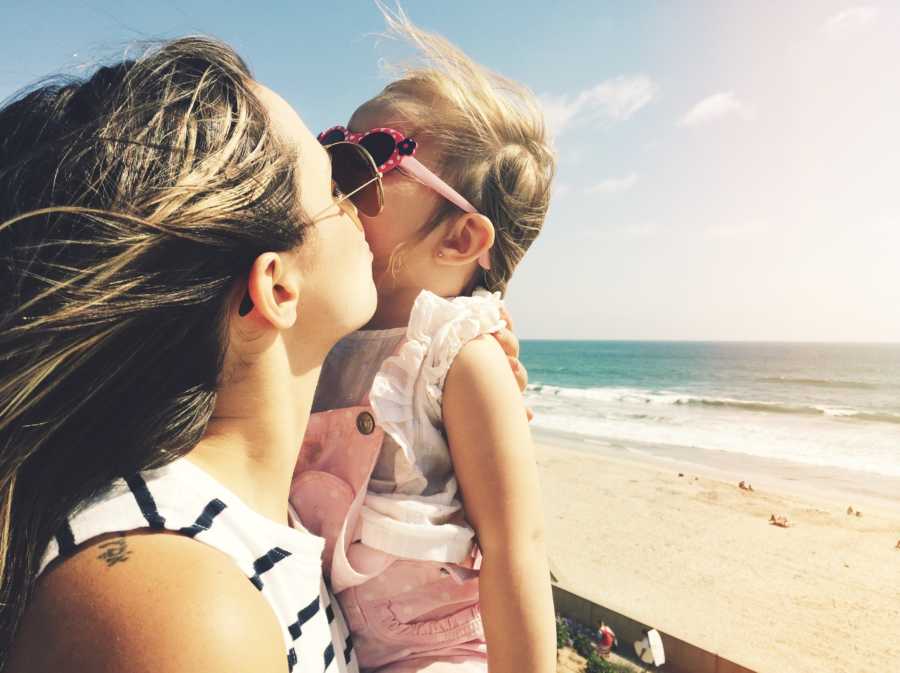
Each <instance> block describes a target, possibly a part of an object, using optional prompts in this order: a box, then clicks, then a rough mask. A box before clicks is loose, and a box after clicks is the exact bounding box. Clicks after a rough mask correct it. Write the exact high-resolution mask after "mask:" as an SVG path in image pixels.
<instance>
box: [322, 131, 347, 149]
mask: <svg viewBox="0 0 900 673" xmlns="http://www.w3.org/2000/svg"><path fill="white" fill-rule="evenodd" d="M342 140H344V132H343V131H341V130H340V129H332V130H330V131H327V132H326V133H322V134H321V135H319V142H320V143H322V144H323V145H333V144H334V143H339V142H341V141H342Z"/></svg>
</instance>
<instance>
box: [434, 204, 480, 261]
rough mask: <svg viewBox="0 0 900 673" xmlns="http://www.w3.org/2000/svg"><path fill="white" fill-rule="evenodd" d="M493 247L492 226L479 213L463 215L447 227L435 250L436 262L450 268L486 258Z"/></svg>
mask: <svg viewBox="0 0 900 673" xmlns="http://www.w3.org/2000/svg"><path fill="white" fill-rule="evenodd" d="M493 245H494V225H493V224H492V223H491V221H490V220H489V219H488V218H487V217H485V216H484V215H482V214H481V213H463V214H462V215H460V216H459V217H457V218H456V220H454V221H453V223H452V224H451V225H450V226H449V227H448V229H447V232H446V233H445V235H444V236H443V238H442V239H441V240H440V242H439V243H438V246H437V250H436V257H437V262H438V263H439V264H447V265H450V266H459V265H462V264H469V263H471V262H474V261H480V260H483V259H486V258H487V256H488V255H487V253H488V251H489V250H490V249H491V247H492V246H493Z"/></svg>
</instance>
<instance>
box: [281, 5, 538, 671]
mask: <svg viewBox="0 0 900 673" xmlns="http://www.w3.org/2000/svg"><path fill="white" fill-rule="evenodd" d="M388 22H389V24H390V26H391V28H392V29H393V30H394V31H395V32H397V33H400V34H402V35H404V36H406V37H408V38H409V39H410V40H411V41H412V42H413V43H415V44H416V45H417V46H418V47H419V48H420V49H421V50H422V52H423V54H424V55H425V57H426V59H427V67H425V68H423V69H419V70H412V71H408V72H407V73H406V74H405V75H404V76H403V77H402V78H401V79H399V80H397V81H395V82H393V83H391V84H390V85H388V86H387V87H386V88H385V89H384V91H382V92H381V93H380V94H379V95H377V96H376V97H375V98H373V99H372V100H369V101H368V102H366V103H364V104H363V105H362V106H361V107H360V108H359V109H357V110H356V112H355V113H354V114H353V116H352V118H351V120H350V124H349V130H348V129H345V128H343V127H334V128H332V129H329V130H328V131H325V132H323V133H322V134H321V135H320V136H319V140H320V141H321V142H322V143H323V144H324V145H326V146H332V150H331V155H332V161H333V163H334V167H335V170H334V175H335V179H336V182H337V185H336V186H337V187H338V188H343V190H344V191H347V190H354V193H353V195H352V200H353V202H354V203H355V204H356V205H357V207H358V208H359V211H360V217H361V219H362V222H363V225H364V228H365V233H366V239H367V241H368V243H369V245H370V247H371V249H372V253H373V257H374V260H373V265H374V273H375V282H376V287H377V289H378V308H377V310H376V313H375V315H374V317H373V319H372V320H371V322H370V323H369V324H368V325H367V326H366V328H365V329H363V330H362V331H359V332H357V333H354V334H351V335H350V336H349V337H347V338H345V339H344V340H343V341H341V342H340V343H338V345H337V346H336V347H335V348H334V349H333V350H332V352H331V353H330V355H329V357H328V359H327V360H326V362H325V365H324V367H323V370H322V376H321V379H320V383H319V388H318V390H317V393H316V399H315V402H314V406H313V411H314V412H317V413H314V414H313V416H312V418H311V419H310V424H309V428H308V430H307V434H306V438H305V440H304V444H303V448H302V449H301V451H300V459H299V462H298V465H297V468H296V471H295V474H294V481H293V484H292V489H291V503H292V505H293V506H294V508H295V509H296V511H297V514H298V516H299V518H300V519H301V521H302V522H303V524H304V525H305V526H306V527H307V528H308V529H310V530H311V531H312V532H313V533H316V534H319V535H322V536H323V537H325V539H326V552H325V557H324V563H325V569H326V575H329V576H330V581H331V583H332V587H333V589H334V591H335V592H336V593H337V594H338V598H339V600H340V603H341V607H342V608H343V610H344V614H345V617H346V619H347V621H348V624H349V625H350V629H351V632H352V639H353V645H354V648H355V649H356V652H357V655H358V657H359V661H360V665H361V666H362V667H363V668H364V669H379V670H380V671H390V672H391V673H397V672H401V671H421V670H428V671H432V672H437V671H443V670H453V671H469V670H472V671H484V670H485V669H486V668H487V667H488V666H489V667H490V670H491V673H501V672H504V671H515V672H517V673H518V672H523V671H547V672H549V671H552V670H555V656H554V653H555V645H554V620H553V607H552V597H551V592H550V584H549V570H548V567H547V562H546V558H547V556H546V552H545V549H544V542H543V533H542V529H543V514H542V510H541V503H540V493H539V484H538V478H537V474H536V466H535V460H534V456H533V454H532V450H531V440H530V436H529V431H528V423H527V419H526V411H525V409H524V407H523V403H522V399H521V395H520V393H519V389H518V386H517V385H516V382H515V380H514V376H513V374H512V373H511V372H510V371H509V365H508V363H507V358H506V356H505V355H504V354H503V353H502V351H501V349H500V347H499V346H498V345H497V344H496V343H495V341H494V339H492V338H484V337H485V335H488V334H490V333H492V332H494V331H496V330H497V329H499V328H501V327H502V326H503V321H502V320H501V317H500V313H501V300H500V296H501V293H502V292H504V291H505V289H506V285H507V282H508V281H509V279H510V276H511V275H512V271H513V269H514V268H515V266H516V265H517V264H518V263H519V261H520V260H521V259H522V256H523V255H524V254H525V251H526V250H527V249H528V247H529V246H530V245H531V243H532V242H533V241H534V239H535V237H536V236H537V234H538V233H539V231H540V229H541V225H542V224H543V220H544V216H545V214H546V211H547V206H548V201H549V195H550V182H551V179H552V175H553V170H554V159H553V155H552V153H551V151H550V148H549V145H548V141H547V137H546V135H545V131H544V126H543V119H542V116H541V114H540V112H539V110H538V108H537V105H536V103H535V101H534V99H533V97H532V95H531V94H530V93H529V92H527V91H526V90H524V89H523V88H522V87H520V86H519V85H517V84H515V83H513V82H510V81H509V80H506V79H503V78H501V77H499V76H497V75H494V74H491V73H489V72H487V71H485V70H484V69H482V68H481V67H480V66H478V65H477V64H475V63H473V62H472V61H471V60H469V59H468V58H467V57H466V56H465V55H464V54H463V53H461V52H460V51H459V50H457V49H456V48H455V47H453V46H451V45H450V44H449V43H447V42H446V41H444V40H443V39H442V38H440V37H437V36H434V35H431V34H428V33H425V32H423V31H421V30H419V29H418V28H416V27H414V26H413V25H411V24H410V23H409V21H408V20H407V19H406V18H405V17H403V16H402V15H401V16H400V17H388ZM335 143H341V144H337V145H335ZM343 143H358V144H360V145H362V146H363V147H365V148H366V149H367V150H369V152H370V154H371V155H372V158H373V161H374V162H375V164H376V165H377V167H378V170H379V171H380V173H381V175H382V180H381V183H380V184H379V183H377V182H376V183H372V184H366V185H357V184H354V183H353V180H352V176H353V175H354V174H355V173H354V169H353V167H352V166H350V165H347V164H346V163H345V162H344V159H343V156H344V155H343V154H342V151H340V148H341V147H342V146H343V147H346V145H342V144H343ZM342 182H344V183H345V184H341V183H342ZM360 187H361V188H360ZM382 188H383V191H382ZM477 288H486V290H487V291H485V290H482V289H477ZM463 501H464V503H465V506H464V507H463V505H462V502H463ZM482 618H483V623H482ZM298 625H299V626H298V628H302V616H301V619H300V620H298ZM347 651H348V652H349V643H348V650H347Z"/></svg>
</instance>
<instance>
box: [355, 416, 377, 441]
mask: <svg viewBox="0 0 900 673" xmlns="http://www.w3.org/2000/svg"><path fill="white" fill-rule="evenodd" d="M356 429H357V430H359V434H361V435H371V434H372V433H373V432H374V431H375V419H374V418H372V414H370V413H369V412H368V411H364V412H362V413H361V414H360V415H359V416H357V417H356Z"/></svg>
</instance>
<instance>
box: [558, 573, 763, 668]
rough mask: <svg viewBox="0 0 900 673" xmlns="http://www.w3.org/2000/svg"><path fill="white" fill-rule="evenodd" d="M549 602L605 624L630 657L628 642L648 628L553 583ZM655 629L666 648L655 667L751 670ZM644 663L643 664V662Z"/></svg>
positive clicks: (586, 621)
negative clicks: (659, 663)
mask: <svg viewBox="0 0 900 673" xmlns="http://www.w3.org/2000/svg"><path fill="white" fill-rule="evenodd" d="M553 602H554V603H555V604H556V611H557V612H558V613H559V614H560V615H562V616H563V617H569V618H570V619H574V620H576V621H579V622H581V623H582V624H584V625H586V626H591V627H593V626H596V624H597V622H599V621H604V622H606V623H607V624H609V626H610V627H611V628H612V630H613V631H615V632H616V637H617V638H618V639H619V647H618V648H617V652H618V653H619V654H620V655H623V656H625V657H627V658H631V659H634V648H633V647H632V643H634V642H635V641H636V640H640V639H641V638H643V637H644V634H643V632H644V631H645V630H647V629H649V628H652V627H651V626H649V625H646V624H641V623H640V622H636V621H635V620H633V619H631V618H629V617H626V616H625V615H623V614H620V613H618V612H615V611H613V610H609V609H608V608H604V607H603V606H602V605H597V604H596V603H592V602H591V601H589V600H587V599H585V598H582V597H581V596H577V595H575V594H573V593H571V592H570V591H567V590H566V589H563V588H562V587H560V586H558V585H556V584H554V585H553ZM657 630H658V629H657ZM659 633H660V635H661V636H662V641H663V647H664V648H665V650H666V663H665V664H664V665H663V666H660V667H659V669H658V670H660V671H665V672H666V673H754V672H753V671H751V670H750V669H749V668H745V667H744V666H741V665H739V664H736V663H734V662H733V661H729V660H728V659H723V658H722V657H720V656H719V655H717V654H714V653H712V652H707V651H706V650H702V649H700V648H699V647H696V646H695V645H691V644H690V643H686V642H684V641H683V640H679V639H678V638H674V637H672V636H670V635H668V634H665V633H663V632H662V631H660V632H659ZM646 665H647V664H644V666H646Z"/></svg>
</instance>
